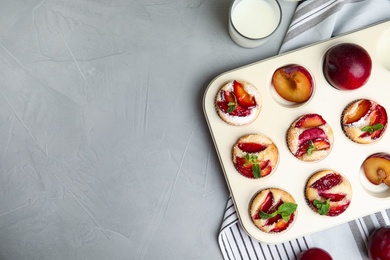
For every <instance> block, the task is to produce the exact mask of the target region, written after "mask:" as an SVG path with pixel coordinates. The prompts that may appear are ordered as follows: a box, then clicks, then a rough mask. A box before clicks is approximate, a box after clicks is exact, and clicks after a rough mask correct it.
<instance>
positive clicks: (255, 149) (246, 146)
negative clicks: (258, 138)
mask: <svg viewBox="0 0 390 260" xmlns="http://www.w3.org/2000/svg"><path fill="white" fill-rule="evenodd" d="M238 148H240V149H241V150H242V151H244V152H247V153H259V152H261V151H263V150H265V149H266V148H267V146H265V145H262V144H259V143H239V144H238Z"/></svg>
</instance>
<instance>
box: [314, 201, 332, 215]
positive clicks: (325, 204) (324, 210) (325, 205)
mask: <svg viewBox="0 0 390 260" xmlns="http://www.w3.org/2000/svg"><path fill="white" fill-rule="evenodd" d="M313 204H314V206H316V208H317V209H318V213H319V214H320V215H326V214H328V212H329V210H330V199H327V200H326V201H320V200H314V201H313Z"/></svg>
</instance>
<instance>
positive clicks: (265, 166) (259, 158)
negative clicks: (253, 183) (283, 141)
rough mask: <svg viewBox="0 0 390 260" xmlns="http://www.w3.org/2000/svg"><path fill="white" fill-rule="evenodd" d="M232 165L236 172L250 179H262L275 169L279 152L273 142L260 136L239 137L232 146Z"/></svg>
mask: <svg viewBox="0 0 390 260" xmlns="http://www.w3.org/2000/svg"><path fill="white" fill-rule="evenodd" d="M232 160H233V164H234V167H235V168H236V170H237V171H238V172H239V173H240V174H241V175H242V176H244V177H246V178H250V179H258V178H264V177H266V176H268V175H270V174H271V173H272V172H273V171H274V170H275V168H276V165H277V163H278V160H279V151H278V148H277V147H276V145H275V144H274V142H273V141H272V140H271V139H270V138H268V137H266V136H264V135H261V134H249V135H245V136H242V137H240V138H239V139H238V140H237V142H236V143H235V145H234V146H233V158H232Z"/></svg>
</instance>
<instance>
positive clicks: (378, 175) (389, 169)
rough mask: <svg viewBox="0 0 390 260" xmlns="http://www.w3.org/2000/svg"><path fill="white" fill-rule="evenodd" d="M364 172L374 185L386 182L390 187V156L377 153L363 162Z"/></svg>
mask: <svg viewBox="0 0 390 260" xmlns="http://www.w3.org/2000/svg"><path fill="white" fill-rule="evenodd" d="M363 171H364V174H365V175H366V177H367V179H368V180H369V181H370V182H371V183H372V184H374V185H379V184H381V183H382V182H384V183H385V184H386V185H387V186H390V155H388V154H386V153H377V154H373V155H371V156H370V157H368V158H367V159H366V160H365V161H364V162H363Z"/></svg>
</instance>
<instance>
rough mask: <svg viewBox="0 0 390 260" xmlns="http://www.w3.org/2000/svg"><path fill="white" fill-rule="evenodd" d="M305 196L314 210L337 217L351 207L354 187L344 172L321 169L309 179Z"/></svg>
mask: <svg viewBox="0 0 390 260" xmlns="http://www.w3.org/2000/svg"><path fill="white" fill-rule="evenodd" d="M305 196H306V200H307V203H308V205H309V206H310V208H311V209H312V210H313V211H314V212H316V213H318V214H320V215H323V216H330V217H335V216H338V215H340V214H341V213H343V212H344V211H345V210H346V209H347V208H348V207H349V205H350V203H351V199H352V187H351V184H350V183H349V181H348V180H347V179H346V178H345V177H344V176H343V175H342V174H340V173H338V172H335V171H332V170H321V171H319V172H316V173H315V174H313V175H312V176H311V177H310V178H309V180H308V181H307V183H306V189H305Z"/></svg>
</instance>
